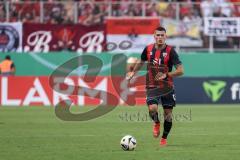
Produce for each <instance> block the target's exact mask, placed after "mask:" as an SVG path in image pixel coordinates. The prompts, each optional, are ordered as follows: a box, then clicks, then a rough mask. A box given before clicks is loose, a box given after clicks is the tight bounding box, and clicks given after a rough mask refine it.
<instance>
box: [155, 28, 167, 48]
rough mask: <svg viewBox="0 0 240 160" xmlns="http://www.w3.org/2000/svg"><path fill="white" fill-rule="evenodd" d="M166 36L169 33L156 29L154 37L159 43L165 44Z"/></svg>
mask: <svg viewBox="0 0 240 160" xmlns="http://www.w3.org/2000/svg"><path fill="white" fill-rule="evenodd" d="M166 37H167V35H166V33H165V32H164V31H155V32H154V38H155V42H156V44H157V45H163V44H165V40H166Z"/></svg>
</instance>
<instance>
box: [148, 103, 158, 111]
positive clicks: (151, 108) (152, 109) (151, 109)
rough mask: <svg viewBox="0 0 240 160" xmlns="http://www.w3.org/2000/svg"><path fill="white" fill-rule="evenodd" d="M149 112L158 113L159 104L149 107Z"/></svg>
mask: <svg viewBox="0 0 240 160" xmlns="http://www.w3.org/2000/svg"><path fill="white" fill-rule="evenodd" d="M148 110H149V112H157V111H158V106H157V104H151V105H148Z"/></svg>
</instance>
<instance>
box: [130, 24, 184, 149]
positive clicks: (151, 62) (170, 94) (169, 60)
mask: <svg viewBox="0 0 240 160" xmlns="http://www.w3.org/2000/svg"><path fill="white" fill-rule="evenodd" d="M166 38H167V35H166V29H165V28H163V27H158V28H156V29H155V32H154V39H155V43H154V44H150V45H147V46H146V47H145V49H144V50H143V52H142V54H141V60H139V61H138V63H136V64H135V66H134V67H133V70H132V71H130V72H128V73H127V75H126V78H127V79H128V80H129V81H130V80H131V79H132V77H133V76H134V75H135V74H136V72H137V71H138V70H139V69H140V68H141V67H142V66H143V65H144V63H145V62H148V63H147V70H148V73H147V75H146V96H147V100H146V103H147V105H148V110H149V116H150V117H151V119H152V120H153V122H154V125H153V136H154V137H156V138H157V137H159V135H160V121H159V117H158V104H159V103H160V102H161V103H162V107H163V110H164V124H163V134H162V138H161V140H160V145H161V146H166V145H167V136H168V134H169V132H170V130H171V128H172V110H173V107H175V104H176V98H175V91H174V86H173V81H172V78H174V77H178V76H181V75H183V65H182V62H181V61H180V59H179V57H178V54H177V53H176V51H175V50H174V48H173V47H171V46H169V45H167V44H166V43H165V40H166ZM173 66H174V67H175V70H174V71H173V70H172V68H173ZM169 86H171V87H170V88H171V89H169Z"/></svg>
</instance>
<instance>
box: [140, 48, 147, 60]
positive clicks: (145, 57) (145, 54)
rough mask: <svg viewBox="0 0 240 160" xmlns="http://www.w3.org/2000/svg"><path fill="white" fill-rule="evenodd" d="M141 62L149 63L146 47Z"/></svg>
mask: <svg viewBox="0 0 240 160" xmlns="http://www.w3.org/2000/svg"><path fill="white" fill-rule="evenodd" d="M141 60H142V61H147V47H145V48H144V50H143V51H142V54H141Z"/></svg>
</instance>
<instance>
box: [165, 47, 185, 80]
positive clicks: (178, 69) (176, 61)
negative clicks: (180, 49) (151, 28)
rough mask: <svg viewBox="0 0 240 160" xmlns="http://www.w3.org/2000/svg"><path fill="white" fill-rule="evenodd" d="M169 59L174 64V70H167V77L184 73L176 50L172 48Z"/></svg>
mask: <svg viewBox="0 0 240 160" xmlns="http://www.w3.org/2000/svg"><path fill="white" fill-rule="evenodd" d="M170 60H171V62H172V64H173V65H174V66H175V68H176V70H174V71H172V72H168V77H172V78H174V77H179V76H182V75H183V74H184V69H183V64H182V62H181V61H180V59H179V56H178V54H177V52H176V51H175V50H174V49H173V48H172V49H171V53H170Z"/></svg>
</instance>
